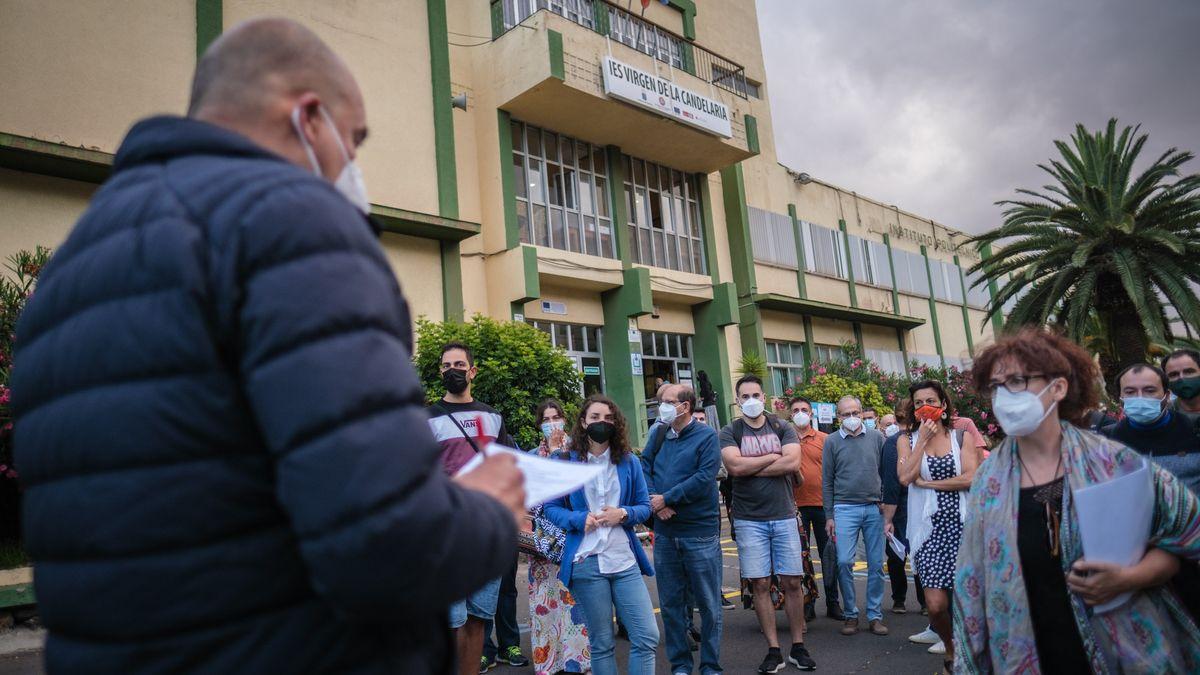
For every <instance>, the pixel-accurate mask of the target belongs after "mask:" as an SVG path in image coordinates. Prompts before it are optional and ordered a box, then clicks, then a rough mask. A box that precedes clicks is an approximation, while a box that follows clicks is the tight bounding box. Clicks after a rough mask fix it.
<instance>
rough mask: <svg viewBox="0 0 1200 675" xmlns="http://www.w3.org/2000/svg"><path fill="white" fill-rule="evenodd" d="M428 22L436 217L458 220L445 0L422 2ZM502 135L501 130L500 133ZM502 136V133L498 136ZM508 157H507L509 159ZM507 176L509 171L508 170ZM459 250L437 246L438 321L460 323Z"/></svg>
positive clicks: (448, 244)
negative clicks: (439, 297) (440, 307)
mask: <svg viewBox="0 0 1200 675" xmlns="http://www.w3.org/2000/svg"><path fill="white" fill-rule="evenodd" d="M425 6H426V15H427V17H428V21H429V70H430V85H431V89H432V91H433V137H434V146H433V147H434V167H435V168H434V171H435V173H436V176H437V189H438V215H441V216H443V217H445V218H458V166H457V160H456V158H455V155H454V109H453V107H452V106H451V104H450V40H449V33H448V32H447V30H448V29H447V27H446V0H426V3H425ZM501 131H503V130H501ZM503 135H504V134H503V133H502V134H501V136H503ZM511 156H512V155H511V153H510V154H509V156H508V157H511ZM509 171H510V172H511V168H510V169H509ZM460 255H461V248H460V246H459V243H458V242H457V241H453V242H450V241H444V242H441V267H442V315H443V316H442V318H443V320H445V321H455V322H460V321H462V320H463V288H462V258H461V257H460Z"/></svg>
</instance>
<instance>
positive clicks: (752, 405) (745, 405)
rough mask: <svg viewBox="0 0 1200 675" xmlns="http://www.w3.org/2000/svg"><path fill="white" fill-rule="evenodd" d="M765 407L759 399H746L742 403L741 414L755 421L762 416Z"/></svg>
mask: <svg viewBox="0 0 1200 675" xmlns="http://www.w3.org/2000/svg"><path fill="white" fill-rule="evenodd" d="M765 407H766V405H765V404H764V403H763V400H762V399H761V398H748V399H746V400H745V401H742V414H743V415H745V416H746V417H748V418H750V419H757V418H758V416H759V415H761V414H763V409H764V408H765Z"/></svg>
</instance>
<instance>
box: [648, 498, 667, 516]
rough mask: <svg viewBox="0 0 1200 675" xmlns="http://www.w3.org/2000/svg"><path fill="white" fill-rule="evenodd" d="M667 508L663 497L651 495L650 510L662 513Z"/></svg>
mask: <svg viewBox="0 0 1200 675" xmlns="http://www.w3.org/2000/svg"><path fill="white" fill-rule="evenodd" d="M665 508H667V502H666V501H665V500H664V499H663V496H662V495H650V510H651V511H653V512H655V513H658V512H659V511H662V510H663V509H665Z"/></svg>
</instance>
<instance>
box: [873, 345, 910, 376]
mask: <svg viewBox="0 0 1200 675" xmlns="http://www.w3.org/2000/svg"><path fill="white" fill-rule="evenodd" d="M864 351H865V354H866V357H867V358H868V359H871V361H873V362H874V363H875V365H877V366H879V369H880V370H882V371H884V372H885V373H891V374H893V375H903V374H904V373H905V371H906V370H907V366H906V365H905V363H904V352H901V351H898V350H892V349H867V350H864Z"/></svg>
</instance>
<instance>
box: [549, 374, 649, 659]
mask: <svg viewBox="0 0 1200 675" xmlns="http://www.w3.org/2000/svg"><path fill="white" fill-rule="evenodd" d="M570 438H571V444H570V448H569V449H568V459H569V460H570V461H575V462H587V463H589V464H595V465H598V466H601V467H603V468H602V471H601V472H600V474H599V475H598V476H597V477H596V478H594V479H592V480H590V481H588V483H587V484H586V485H585V486H584V487H582V488H580V489H578V490H576V491H575V492H573V493H571V494H569V495H567V496H566V497H563V498H562V499H558V500H555V501H552V502H548V503H547V504H546V510H545V513H546V517H547V518H549V519H550V520H551V522H553V523H554V524H555V525H558V526H559V527H561V528H562V529H563V530H565V531H566V533H567V539H566V545H565V546H564V547H563V556H562V566H561V568H560V570H559V574H558V578H559V579H560V580H561V581H562V582H563V584H565V585H566V586H567V588H569V589H570V590H571V593H572V595H573V596H574V598H575V601H576V602H577V603H579V606H580V607H582V608H583V612H584V616H586V617H587V626H588V638H589V641H590V643H591V653H592V654H591V655H592V672H593V673H595V675H616V673H617V664H616V659H615V657H614V650H615V645H614V640H613V622H612V618H613V610H614V608H615V609H616V613H617V618H618V619H619V620H620V621H621V624H622V625H623V626H625V629H626V631H628V633H629V673H630V675H650V674H651V673H653V672H654V654H655V650H656V649H657V647H658V624H657V623H656V622H655V620H654V609H653V606H652V605H651V604H650V593H649V591H648V590H646V584H645V582H643V581H642V579H641V576H642V575H645V576H654V568H653V567H652V566H651V564H650V561H649V559H647V558H646V554H645V552H644V551H642V546H641V544H639V543H638V540H637V537H636V536H635V535H634V532H633V526H634V524H635V523H640V522H643V521H645V520H646V519H648V518H649V517H650V494H649V492H648V491H647V489H646V479H645V477H644V476H643V475H642V464H641V462H640V461H638V458H637V457H636V456H635V455H634V454H633V452H632V451H631V450H630V447H629V440H628V437H627V435H626V426H625V416H624V415H622V414H621V410H620V408H618V407H617V404H616V403H613V402H612V400H610V399H608V398H606V397H604V396H601V395H598V394H597V395H593V396H589V397H588V399H587V400H586V401H584V402H583V407H582V408H581V409H580V411H579V417H578V419H577V420H576V422H575V427H574V429H572V431H571V437H570Z"/></svg>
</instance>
